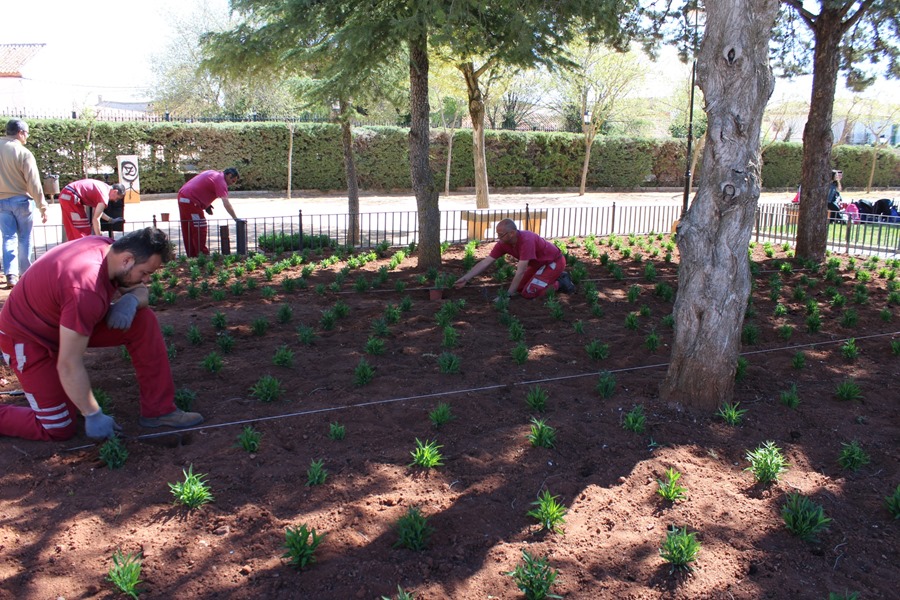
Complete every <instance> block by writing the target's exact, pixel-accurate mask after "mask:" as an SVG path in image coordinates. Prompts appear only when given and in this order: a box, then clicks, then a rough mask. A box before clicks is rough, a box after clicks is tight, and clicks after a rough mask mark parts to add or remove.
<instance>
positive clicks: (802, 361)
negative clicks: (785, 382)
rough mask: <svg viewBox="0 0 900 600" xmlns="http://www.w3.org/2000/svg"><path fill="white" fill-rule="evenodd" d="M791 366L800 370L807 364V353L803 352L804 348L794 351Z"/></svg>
mask: <svg viewBox="0 0 900 600" xmlns="http://www.w3.org/2000/svg"><path fill="white" fill-rule="evenodd" d="M791 366H792V367H794V368H795V369H797V370H798V371H799V370H800V369H802V368H803V367H805V366H806V354H804V353H803V350H798V351H797V352H795V353H794V356H792V357H791Z"/></svg>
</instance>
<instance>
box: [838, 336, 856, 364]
mask: <svg viewBox="0 0 900 600" xmlns="http://www.w3.org/2000/svg"><path fill="white" fill-rule="evenodd" d="M841 354H842V355H843V356H844V358H845V359H847V360H848V361H854V360H856V358H857V357H858V356H859V346H857V345H856V340H855V339H854V338H850V339H848V340H847V341H846V342H844V343H843V344H841Z"/></svg>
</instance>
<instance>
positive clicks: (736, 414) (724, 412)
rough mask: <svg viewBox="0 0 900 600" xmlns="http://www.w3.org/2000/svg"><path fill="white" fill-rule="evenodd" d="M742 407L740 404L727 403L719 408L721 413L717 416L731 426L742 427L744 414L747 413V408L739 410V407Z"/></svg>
mask: <svg viewBox="0 0 900 600" xmlns="http://www.w3.org/2000/svg"><path fill="white" fill-rule="evenodd" d="M740 405H741V403H740V402H735V403H734V404H731V403H729V402H725V403H724V404H722V406H720V407H719V412H717V413H716V414H717V415H718V416H719V417H720V418H721V419H722V420H723V421H725V422H726V423H728V424H729V425H732V426H736V425H740V424H741V419H743V418H744V414H745V413H746V412H747V409H746V408H740V409H739V408H738V406H740Z"/></svg>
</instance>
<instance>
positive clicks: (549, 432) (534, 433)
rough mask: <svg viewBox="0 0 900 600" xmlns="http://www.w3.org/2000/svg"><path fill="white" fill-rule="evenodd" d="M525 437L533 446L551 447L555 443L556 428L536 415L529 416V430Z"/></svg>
mask: <svg viewBox="0 0 900 600" xmlns="http://www.w3.org/2000/svg"><path fill="white" fill-rule="evenodd" d="M527 437H528V441H529V442H531V445H532V446H535V447H541V448H553V447H554V446H555V445H556V429H554V428H553V427H550V426H549V425H547V423H546V422H545V421H544V420H542V419H537V418H536V417H532V418H531V431H530V433H529V434H528V436H527Z"/></svg>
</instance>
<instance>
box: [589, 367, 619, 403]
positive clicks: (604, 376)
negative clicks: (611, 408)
mask: <svg viewBox="0 0 900 600" xmlns="http://www.w3.org/2000/svg"><path fill="white" fill-rule="evenodd" d="M594 389H596V390H597V393H598V394H600V397H601V398H603V399H606V398H610V397H612V395H613V393H614V392H615V391H616V376H615V375H613V374H612V373H610V372H609V371H602V372H601V373H600V377H599V379H597V386H596V387H595V388H594Z"/></svg>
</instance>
